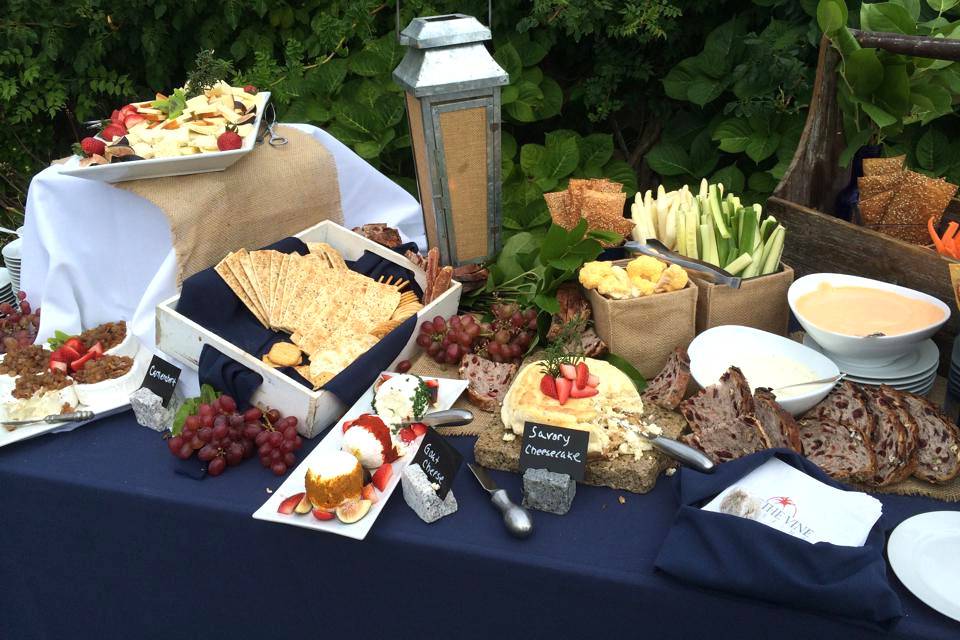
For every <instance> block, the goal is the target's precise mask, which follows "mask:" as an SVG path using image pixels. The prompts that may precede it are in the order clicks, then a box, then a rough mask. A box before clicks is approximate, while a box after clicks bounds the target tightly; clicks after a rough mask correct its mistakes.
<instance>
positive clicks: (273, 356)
mask: <svg viewBox="0 0 960 640" xmlns="http://www.w3.org/2000/svg"><path fill="white" fill-rule="evenodd" d="M267 357H268V358H269V359H270V360H272V361H273V362H276V363H277V364H278V365H280V366H281V367H295V366H297V365H299V364H300V361H301V360H303V353H302V352H301V351H300V348H299V347H297V346H296V345H294V344H290V343H289V342H277V343H274V345H273V346H272V347H270V351H269V352H268V353H267Z"/></svg>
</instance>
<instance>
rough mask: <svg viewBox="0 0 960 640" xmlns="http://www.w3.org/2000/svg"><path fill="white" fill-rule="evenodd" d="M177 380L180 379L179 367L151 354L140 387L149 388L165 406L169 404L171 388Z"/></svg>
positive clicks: (175, 386)
mask: <svg viewBox="0 0 960 640" xmlns="http://www.w3.org/2000/svg"><path fill="white" fill-rule="evenodd" d="M178 380H180V367H178V366H176V365H172V364H170V363H169V362H167V361H166V360H164V359H163V358H161V357H160V356H153V359H152V360H151V361H150V367H149V368H148V369H147V375H145V376H144V377H143V383H142V384H141V385H140V388H141V389H143V388H147V389H150V391H153V392H154V393H155V394H157V395H158V396H160V398H161V399H162V400H163V406H165V407H166V406H168V405H169V404H170V398H172V397H173V390H174V389H176V388H177V381H178Z"/></svg>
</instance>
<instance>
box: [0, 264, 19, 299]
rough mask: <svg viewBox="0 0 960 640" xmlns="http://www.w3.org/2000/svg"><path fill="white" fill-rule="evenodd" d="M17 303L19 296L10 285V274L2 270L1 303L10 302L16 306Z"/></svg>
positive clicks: (0, 284) (0, 278)
mask: <svg viewBox="0 0 960 640" xmlns="http://www.w3.org/2000/svg"><path fill="white" fill-rule="evenodd" d="M16 301H17V294H15V293H14V292H13V289H12V287H11V283H10V272H9V271H7V270H6V269H3V268H0V303H4V302H9V303H10V304H14V303H15V302H16Z"/></svg>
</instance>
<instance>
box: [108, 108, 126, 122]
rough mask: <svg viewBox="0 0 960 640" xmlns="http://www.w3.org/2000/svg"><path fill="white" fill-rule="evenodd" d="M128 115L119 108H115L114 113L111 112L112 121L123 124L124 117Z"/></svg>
mask: <svg viewBox="0 0 960 640" xmlns="http://www.w3.org/2000/svg"><path fill="white" fill-rule="evenodd" d="M125 117H126V114H125V113H123V112H122V111H121V110H119V109H114V110H113V113H111V114H110V122H113V123H115V124H123V119H124V118H125Z"/></svg>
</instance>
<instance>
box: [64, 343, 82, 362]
mask: <svg viewBox="0 0 960 640" xmlns="http://www.w3.org/2000/svg"><path fill="white" fill-rule="evenodd" d="M60 353H61V354H63V357H64V358H65V359H66V361H67V362H73V361H74V360H79V359H80V356H81V355H83V354H81V353H78V352H77V350H76V349H72V348H70V347H68V346H67V345H63V346H62V347H60Z"/></svg>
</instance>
